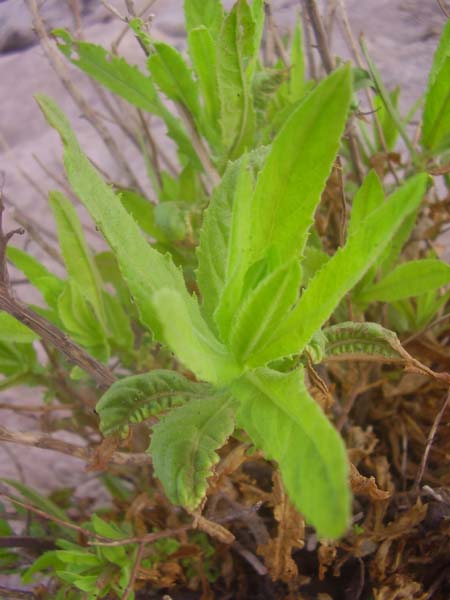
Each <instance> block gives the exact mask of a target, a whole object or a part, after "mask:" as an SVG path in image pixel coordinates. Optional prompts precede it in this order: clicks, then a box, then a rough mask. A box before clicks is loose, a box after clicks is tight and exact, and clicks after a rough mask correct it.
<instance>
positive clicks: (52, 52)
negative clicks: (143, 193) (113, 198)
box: [27, 0, 139, 189]
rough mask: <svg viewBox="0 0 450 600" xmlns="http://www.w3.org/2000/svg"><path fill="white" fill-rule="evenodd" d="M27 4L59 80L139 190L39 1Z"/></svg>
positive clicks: (121, 168) (30, 1) (131, 183)
mask: <svg viewBox="0 0 450 600" xmlns="http://www.w3.org/2000/svg"><path fill="white" fill-rule="evenodd" d="M27 3H28V7H29V9H30V12H31V15H32V19H33V27H34V29H35V31H36V33H37V35H38V38H39V41H40V43H41V46H42V48H43V49H44V52H45V54H46V55H47V58H48V60H49V61H50V64H51V65H52V67H53V69H54V70H55V72H56V74H57V75H58V77H59V79H60V80H61V83H62V84H63V85H64V87H65V88H66V90H67V91H68V92H69V94H70V95H71V97H72V98H73V100H74V102H75V104H76V105H77V106H78V108H79V109H80V110H81V112H82V113H83V114H84V116H85V117H86V119H87V120H88V121H89V123H90V124H91V125H92V126H93V127H94V129H96V131H97V133H98V134H99V135H100V137H101V138H102V140H103V142H104V144H105V146H106V147H107V148H108V150H109V152H110V154H111V156H112V157H113V158H114V160H115V161H116V163H117V165H118V166H119V168H120V170H121V171H122V172H123V173H125V175H126V176H127V178H128V180H129V183H130V185H132V186H133V187H135V188H137V189H139V182H138V180H137V179H136V176H135V175H134V173H133V171H132V170H131V168H130V166H129V164H128V162H127V161H126V159H125V157H124V156H123V154H122V152H121V150H120V148H119V146H118V144H117V143H116V141H115V140H114V139H113V138H112V137H111V135H110V133H109V131H108V129H107V128H106V127H105V126H104V125H103V123H102V122H101V121H100V120H99V119H98V117H97V115H96V114H95V111H94V110H93V109H92V107H91V105H90V104H89V102H88V101H87V100H86V99H85V98H84V96H83V95H82V94H81V92H80V90H79V89H78V87H77V86H76V85H75V84H74V82H73V81H72V79H71V78H70V75H69V72H68V70H67V67H66V65H65V63H64V62H63V61H62V59H61V57H60V55H59V52H58V50H56V48H55V47H54V46H53V45H52V42H51V40H50V38H49V35H48V33H47V31H46V29H45V26H44V23H43V21H42V17H41V14H40V12H39V7H38V3H37V0H27Z"/></svg>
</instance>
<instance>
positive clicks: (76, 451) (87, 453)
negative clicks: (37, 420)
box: [0, 425, 151, 466]
mask: <svg viewBox="0 0 450 600" xmlns="http://www.w3.org/2000/svg"><path fill="white" fill-rule="evenodd" d="M0 441H2V442H11V443H13V444H21V445H22V446H32V447H34V448H41V449H44V450H54V451H56V452H60V453H61V454H67V455H69V456H74V457H75V458H79V459H81V460H84V461H86V462H90V461H92V460H93V459H94V457H95V453H96V450H95V448H89V447H85V446H77V445H76V444H70V443H68V442H64V441H63V440H59V439H56V438H53V437H51V436H49V435H46V434H42V433H35V432H31V431H10V430H9V429H6V428H5V427H2V426H1V425H0ZM108 460H109V462H110V463H111V464H113V465H129V466H136V465H148V464H151V458H150V456H149V455H148V454H145V453H142V454H141V453H137V454H132V453H129V454H128V453H126V452H114V453H113V454H112V455H111V457H110V458H109V459H108Z"/></svg>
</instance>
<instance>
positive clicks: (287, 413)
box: [232, 369, 350, 538]
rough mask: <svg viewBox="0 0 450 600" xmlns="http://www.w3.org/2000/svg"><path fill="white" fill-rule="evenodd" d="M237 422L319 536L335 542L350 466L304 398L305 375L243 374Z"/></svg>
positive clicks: (236, 389)
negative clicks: (277, 473)
mask: <svg viewBox="0 0 450 600" xmlns="http://www.w3.org/2000/svg"><path fill="white" fill-rule="evenodd" d="M232 390H233V393H234V395H235V397H236V398H237V399H238V400H239V401H240V408H239V411H238V413H237V417H236V418H237V422H238V424H239V426H240V427H242V428H243V429H245V431H247V433H248V434H249V435H250V437H251V438H252V440H253V442H254V443H255V445H256V446H257V447H259V448H261V449H262V450H263V451H264V453H265V454H266V457H267V458H270V459H274V460H276V461H277V462H278V466H279V469H280V471H281V476H282V478H283V482H284V485H285V487H286V491H287V493H288V495H289V497H290V499H291V501H292V502H293V503H294V505H295V506H296V507H297V508H298V510H299V511H300V512H301V513H302V514H303V515H304V516H305V518H306V520H307V521H308V522H309V523H310V524H312V525H314V527H315V528H316V529H317V532H318V534H319V536H321V537H327V538H337V537H339V536H340V535H342V534H343V533H345V530H346V528H347V527H348V525H349V519H350V493H349V487H348V482H347V478H348V462H347V456H346V450H345V446H344V443H343V441H342V439H341V438H340V436H339V434H338V433H337V432H336V430H335V429H334V428H333V426H332V425H331V423H330V422H329V421H328V419H327V417H326V416H325V415H324V414H323V412H322V410H321V409H320V407H319V406H318V405H317V404H316V402H315V401H314V400H313V399H312V398H311V396H310V395H309V394H308V391H307V389H306V387H305V384H304V381H303V371H302V370H301V369H298V370H296V371H293V372H290V373H287V374H283V373H279V372H277V371H272V370H269V369H258V370H256V371H253V372H250V373H247V374H246V375H244V376H243V377H242V378H241V379H240V380H239V381H238V382H236V383H235V384H233V386H232Z"/></svg>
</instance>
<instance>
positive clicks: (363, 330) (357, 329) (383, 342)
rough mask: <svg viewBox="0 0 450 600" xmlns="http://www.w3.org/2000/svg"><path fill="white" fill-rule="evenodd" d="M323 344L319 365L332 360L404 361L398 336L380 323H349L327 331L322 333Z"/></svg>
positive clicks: (321, 341) (332, 327)
mask: <svg viewBox="0 0 450 600" xmlns="http://www.w3.org/2000/svg"><path fill="white" fill-rule="evenodd" d="M314 337H315V336H314ZM313 340H314V338H313ZM320 343H321V346H322V357H321V358H320V360H318V361H317V362H320V361H321V360H322V359H325V360H326V359H327V358H330V357H333V356H336V357H341V358H344V357H351V358H354V359H357V358H360V359H366V360H370V359H371V358H387V359H402V358H405V353H403V352H402V349H401V345H400V340H399V339H398V337H397V335H396V334H395V333H394V332H393V331H390V330H389V329H386V328H384V327H382V326H381V325H378V323H356V322H351V321H350V322H344V323H339V324H337V325H332V326H331V327H325V328H324V329H322V331H321V332H320Z"/></svg>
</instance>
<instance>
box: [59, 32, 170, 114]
mask: <svg viewBox="0 0 450 600" xmlns="http://www.w3.org/2000/svg"><path fill="white" fill-rule="evenodd" d="M53 35H54V36H55V37H56V38H57V40H58V48H59V49H60V50H61V52H62V53H63V54H64V55H65V56H66V57H67V58H68V59H69V60H70V61H71V62H72V63H73V64H74V65H75V66H77V67H78V68H79V69H81V70H82V71H84V72H85V73H87V74H88V75H89V76H90V77H92V78H93V79H95V81H98V83H101V84H102V85H103V86H104V87H106V88H107V89H109V90H110V91H111V92H113V93H114V94H117V95H118V96H120V97H121V98H123V99H124V100H127V101H128V102H130V104H133V105H134V106H136V107H137V108H141V109H142V110H145V111H147V112H149V113H154V114H159V112H160V100H159V98H158V94H157V92H156V90H155V88H154V86H153V83H152V80H151V79H150V78H149V77H147V76H146V75H144V73H142V72H141V71H140V70H139V69H138V67H136V66H135V65H130V64H128V63H127V62H126V60H125V59H124V58H122V57H121V56H118V55H117V54H113V53H110V52H108V51H107V50H106V49H105V48H103V47H102V46H97V45H96V44H91V43H90V42H83V41H80V40H74V39H73V38H72V36H71V35H70V33H69V32H67V31H65V30H64V29H56V30H54V31H53Z"/></svg>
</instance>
